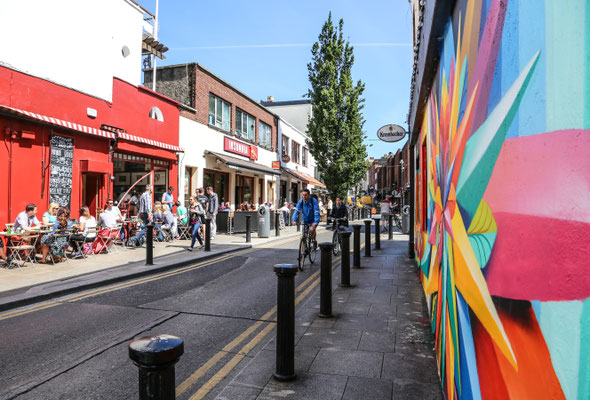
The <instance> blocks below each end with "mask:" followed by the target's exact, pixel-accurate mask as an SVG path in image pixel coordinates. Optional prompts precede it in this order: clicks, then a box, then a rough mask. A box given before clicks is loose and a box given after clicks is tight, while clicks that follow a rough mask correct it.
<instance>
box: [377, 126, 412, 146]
mask: <svg viewBox="0 0 590 400" xmlns="http://www.w3.org/2000/svg"><path fill="white" fill-rule="evenodd" d="M404 136H406V130H405V129H404V128H402V127H401V126H399V125H396V124H387V125H384V126H382V127H381V128H379V130H378V131H377V137H378V138H379V139H381V140H383V141H384V142H389V143H392V142H398V141H400V140H402V139H403V138H404Z"/></svg>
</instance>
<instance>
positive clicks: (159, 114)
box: [150, 107, 164, 122]
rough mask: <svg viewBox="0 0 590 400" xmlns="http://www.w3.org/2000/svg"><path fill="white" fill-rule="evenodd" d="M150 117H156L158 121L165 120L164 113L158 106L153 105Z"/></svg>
mask: <svg viewBox="0 0 590 400" xmlns="http://www.w3.org/2000/svg"><path fill="white" fill-rule="evenodd" d="M150 118H153V119H156V120H158V121H161V122H164V114H162V111H160V109H159V108H158V107H152V108H151V110H150Z"/></svg>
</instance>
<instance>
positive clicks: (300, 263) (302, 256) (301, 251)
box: [297, 238, 307, 271]
mask: <svg viewBox="0 0 590 400" xmlns="http://www.w3.org/2000/svg"><path fill="white" fill-rule="evenodd" d="M306 250H307V249H306V243H305V239H304V238H301V240H300V241H299V256H298V257H297V262H298V266H299V271H303V264H304V263H305V256H306V253H307V252H306Z"/></svg>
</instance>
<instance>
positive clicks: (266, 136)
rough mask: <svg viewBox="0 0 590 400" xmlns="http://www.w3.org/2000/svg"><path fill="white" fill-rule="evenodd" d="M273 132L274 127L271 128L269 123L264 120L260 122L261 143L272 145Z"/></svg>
mask: <svg viewBox="0 0 590 400" xmlns="http://www.w3.org/2000/svg"><path fill="white" fill-rule="evenodd" d="M271 132H272V129H271V127H270V125H267V124H265V123H264V122H262V121H261V122H260V123H259V124H258V138H259V143H260V145H261V146H264V147H272V142H271V139H270V138H271Z"/></svg>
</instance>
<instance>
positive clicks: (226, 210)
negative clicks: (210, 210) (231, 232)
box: [220, 201, 231, 212]
mask: <svg viewBox="0 0 590 400" xmlns="http://www.w3.org/2000/svg"><path fill="white" fill-rule="evenodd" d="M220 210H221V209H220ZM222 211H223V212H230V211H231V206H230V205H229V201H226V202H225V203H224V208H223V210H222Z"/></svg>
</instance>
